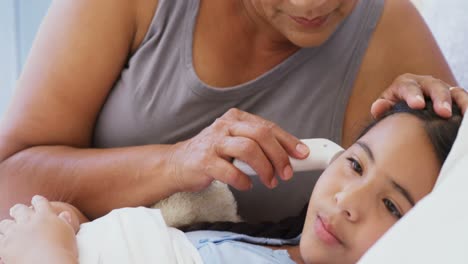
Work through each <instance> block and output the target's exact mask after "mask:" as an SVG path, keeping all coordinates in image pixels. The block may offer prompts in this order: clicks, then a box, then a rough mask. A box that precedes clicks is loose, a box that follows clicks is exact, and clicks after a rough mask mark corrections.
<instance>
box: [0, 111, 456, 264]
mask: <svg viewBox="0 0 468 264" xmlns="http://www.w3.org/2000/svg"><path fill="white" fill-rule="evenodd" d="M426 107H427V108H426V109H424V110H412V109H410V108H408V107H407V105H406V104H405V103H399V104H397V105H396V106H394V107H393V109H392V110H391V111H389V112H388V113H387V114H386V115H385V116H384V117H382V118H381V119H380V120H378V121H376V122H375V123H374V124H371V125H370V126H369V127H368V128H367V129H366V130H365V131H364V133H363V135H362V136H361V137H360V138H359V139H358V140H357V141H356V142H355V143H354V145H352V146H351V147H350V148H348V149H347V150H346V151H345V152H344V153H343V154H341V156H340V157H338V158H337V159H336V160H335V161H334V162H333V163H332V164H331V165H330V166H329V167H328V168H327V169H326V170H325V171H324V172H323V174H322V175H321V177H320V179H319V180H318V182H317V184H316V186H315V188H314V190H313V193H312V196H311V197H310V202H309V205H308V209H307V212H306V214H304V215H306V217H305V220H304V219H302V220H301V221H302V223H300V224H297V225H296V226H293V228H291V229H288V230H289V231H291V230H294V229H299V230H300V231H299V232H298V234H291V232H289V234H288V235H289V239H280V238H271V237H270V238H265V237H263V238H262V237H253V236H248V235H243V234H238V233H233V232H226V231H224V232H223V231H213V230H211V231H207V230H204V231H203V230H200V231H191V232H186V233H182V232H181V231H180V230H176V229H173V228H168V227H166V225H165V224H164V221H163V220H162V217H161V214H160V213H159V211H158V210H156V209H147V208H133V209H130V208H126V209H119V210H115V211H113V212H111V213H110V214H108V215H107V216H104V217H103V218H100V219H97V220H95V221H93V222H89V223H86V224H82V225H81V226H80V231H79V232H78V234H77V235H75V234H76V232H77V231H78V228H79V222H80V221H81V222H83V221H84V216H83V215H82V214H81V213H80V212H79V211H78V210H77V209H76V208H74V207H72V206H71V205H68V204H64V203H57V202H48V201H47V200H46V199H45V198H43V197H40V196H35V197H34V198H33V199H32V206H31V207H28V206H26V205H16V206H14V207H12V208H11V210H10V214H11V217H12V220H3V221H2V222H1V223H0V256H1V258H2V261H3V262H4V263H6V264H10V263H62V264H65V263H78V261H79V262H80V263H85V264H87V263H153V262H158V263H355V262H357V261H358V260H359V258H360V257H361V256H362V255H363V254H364V253H365V251H366V250H367V249H369V247H370V246H371V245H372V244H373V243H374V242H376V240H377V239H379V237H380V236H382V234H383V233H384V232H385V231H386V230H387V229H389V228H390V227H391V226H392V225H393V224H394V223H395V222H396V221H398V220H399V219H400V218H402V217H403V216H404V215H405V214H406V213H407V212H408V211H409V210H410V209H411V208H412V207H413V206H414V205H415V204H416V203H417V202H418V201H419V200H420V199H421V198H423V197H424V196H425V195H426V194H428V193H429V192H430V191H431V190H432V188H433V186H434V183H435V181H436V178H437V176H438V173H439V171H440V169H441V165H442V163H443V162H444V160H445V158H446V157H447V155H448V153H449V151H450V148H451V146H452V144H453V142H454V140H455V137H456V134H457V131H458V128H459V126H460V123H461V119H462V117H461V114H460V110H459V109H457V108H456V106H454V109H453V116H452V117H451V118H450V119H441V118H439V117H438V116H437V115H436V114H435V113H434V111H433V109H432V108H431V107H432V103H429V102H428V103H427V104H426ZM302 224H303V228H297V227H298V226H299V227H302ZM234 225H235V224H234ZM241 225H244V226H248V224H241ZM257 226H258V225H257ZM278 227H280V225H276V226H273V228H278ZM294 227H296V228H294ZM299 233H300V234H299Z"/></svg>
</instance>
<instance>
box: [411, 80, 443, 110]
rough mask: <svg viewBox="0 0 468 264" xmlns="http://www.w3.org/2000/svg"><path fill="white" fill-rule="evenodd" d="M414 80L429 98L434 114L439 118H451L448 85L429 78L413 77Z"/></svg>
mask: <svg viewBox="0 0 468 264" xmlns="http://www.w3.org/2000/svg"><path fill="white" fill-rule="evenodd" d="M414 78H415V79H416V80H417V81H418V83H420V84H421V89H422V90H423V91H424V94H426V95H428V96H429V97H430V98H431V100H432V102H433V104H434V110H435V112H436V113H437V114H438V115H439V116H441V117H446V118H448V117H450V116H452V96H451V94H450V90H449V88H450V85H448V84H447V83H445V82H444V81H442V80H439V79H436V78H433V77H431V76H417V75H414Z"/></svg>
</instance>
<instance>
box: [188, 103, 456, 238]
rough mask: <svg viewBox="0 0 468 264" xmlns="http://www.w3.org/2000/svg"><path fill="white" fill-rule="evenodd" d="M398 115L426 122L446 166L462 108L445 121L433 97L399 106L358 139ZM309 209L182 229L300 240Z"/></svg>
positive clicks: (453, 111) (369, 127)
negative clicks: (420, 104)
mask: <svg viewBox="0 0 468 264" xmlns="http://www.w3.org/2000/svg"><path fill="white" fill-rule="evenodd" d="M395 114H410V115H413V116H415V117H417V118H418V119H419V120H421V121H422V123H423V124H424V128H425V130H426V133H427V135H428V137H429V139H430V141H431V143H432V146H433V147H434V150H435V153H436V155H437V157H438V159H439V161H440V164H443V163H444V161H445V159H446V158H447V156H448V153H449V152H450V150H451V148H452V145H453V143H454V141H455V138H456V137H457V133H458V129H459V128H460V124H461V122H462V119H463V116H462V114H461V110H460V108H459V107H458V106H456V105H455V104H454V105H453V106H452V117H450V118H448V119H445V118H442V117H439V116H438V115H437V114H436V113H435V111H434V108H433V103H432V101H431V100H430V99H429V98H426V107H425V108H424V109H412V108H410V107H409V106H408V105H407V104H406V102H403V101H402V102H399V103H397V104H395V105H394V106H393V107H392V108H391V109H390V110H389V111H387V112H386V113H385V114H384V115H382V116H381V117H380V118H378V119H376V120H374V121H372V122H371V123H370V124H369V125H368V126H367V127H365V128H364V129H363V131H362V132H361V134H360V135H359V137H358V139H359V138H361V137H362V136H363V135H364V134H366V133H367V132H368V131H369V130H371V129H372V128H373V127H374V126H375V125H376V124H378V123H379V122H380V121H382V120H384V119H385V118H386V117H388V116H391V115H395ZM307 207H308V204H306V205H305V206H304V208H303V209H302V211H301V213H300V214H299V215H298V216H293V217H288V218H286V219H284V220H282V221H279V222H262V223H256V224H254V223H247V222H241V223H232V222H215V223H207V222H205V223H197V224H193V225H190V226H185V227H182V228H181V230H182V231H184V232H189V231H197V230H217V231H230V232H234V233H239V234H246V235H250V236H256V237H268V238H282V239H289V238H294V237H297V236H298V235H299V234H300V233H301V232H302V228H303V226H304V221H305V218H306V214H307Z"/></svg>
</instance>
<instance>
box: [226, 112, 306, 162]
mask: <svg viewBox="0 0 468 264" xmlns="http://www.w3.org/2000/svg"><path fill="white" fill-rule="evenodd" d="M228 113H236V114H237V115H236V114H234V116H237V119H238V120H239V121H241V122H248V123H249V124H253V125H256V126H257V127H261V130H260V131H257V132H260V133H257V135H262V134H263V133H262V132H267V133H270V134H272V135H274V137H275V138H276V140H277V141H278V142H279V143H280V144H281V146H282V147H283V148H284V149H285V150H286V152H287V153H288V154H289V156H292V157H294V158H298V159H303V158H306V157H307V156H308V154H309V149H308V148H307V146H306V145H304V144H302V143H301V141H300V140H299V139H298V138H296V137H295V136H293V135H291V134H290V133H288V132H286V131H284V130H283V129H281V128H280V127H279V126H278V125H276V124H275V123H273V122H270V121H268V120H265V119H263V118H261V117H259V116H256V115H253V114H250V113H247V112H243V111H241V110H238V109H231V110H229V111H228ZM228 113H227V114H228ZM228 116H229V115H228Z"/></svg>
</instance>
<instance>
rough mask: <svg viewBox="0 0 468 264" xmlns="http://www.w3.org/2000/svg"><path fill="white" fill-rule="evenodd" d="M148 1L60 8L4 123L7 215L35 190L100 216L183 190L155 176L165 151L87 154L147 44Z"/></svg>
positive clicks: (1, 183) (0, 158)
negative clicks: (135, 55)
mask: <svg viewBox="0 0 468 264" xmlns="http://www.w3.org/2000/svg"><path fill="white" fill-rule="evenodd" d="M143 2H148V1H124V0H117V1H115V0H102V1H92V0H79V1H75V0H65V1H62V0H61V1H54V2H53V3H52V6H51V7H50V10H49V12H48V15H47V17H46V18H45V20H44V22H43V23H42V25H41V27H40V30H39V33H38V36H37V39H36V40H35V42H34V45H33V48H32V50H31V54H30V57H29V58H28V61H27V63H26V66H25V69H24V71H23V73H22V74H21V77H20V79H19V81H18V85H17V87H16V91H15V95H14V99H13V102H12V104H11V107H10V108H9V110H8V112H7V114H6V115H5V119H4V120H3V121H4V122H3V123H2V124H1V126H0V193H1V199H0V215H1V216H6V215H7V211H8V208H10V207H11V206H12V205H13V204H14V203H18V202H23V203H24V202H27V199H28V198H27V197H31V196H32V195H33V194H36V193H41V194H43V195H45V196H47V197H48V198H50V199H51V200H52V199H53V200H64V201H68V202H72V203H74V204H75V205H77V206H78V207H79V208H80V209H82V210H83V212H85V214H86V215H88V216H90V217H92V218H94V217H97V216H100V215H103V214H105V213H106V212H108V211H109V210H111V209H112V208H114V207H118V206H123V205H136V204H138V205H141V204H149V203H151V202H153V201H155V200H158V198H160V197H163V196H167V195H168V194H169V193H171V192H173V191H174V190H173V188H172V186H170V185H169V184H165V183H166V182H168V181H166V180H165V179H162V177H159V176H158V175H159V174H155V173H152V172H153V171H156V170H157V169H158V166H160V165H161V164H162V162H164V159H162V158H159V157H158V156H160V155H162V154H161V153H162V152H164V151H165V149H166V147H164V146H161V147H153V146H149V147H141V148H125V149H113V150H97V149H88V148H89V146H90V144H91V137H92V133H93V127H94V123H95V119H96V116H97V114H98V112H99V111H100V108H101V106H102V104H103V102H104V100H105V98H106V96H107V95H108V93H109V90H110V89H111V87H112V86H113V83H114V82H115V81H116V80H117V78H118V77H119V75H120V73H121V70H122V69H123V67H124V65H125V63H126V61H127V59H128V57H129V56H130V55H131V52H132V50H134V49H135V47H136V46H137V42H138V41H141V38H142V35H143V34H142V28H144V26H141V24H142V22H141V21H140V20H141V17H142V15H141V13H142V12H141V9H142V8H141V6H142V5H141V3H143ZM151 3H152V5H156V4H157V1H151ZM145 5H146V6H147V7H148V4H145ZM154 8H156V7H154ZM148 12H149V13H151V14H152V11H151V10H148ZM137 17H138V18H137ZM150 19H151V17H150V18H149V20H150ZM146 20H148V19H146ZM146 23H148V22H146ZM145 29H146V28H145ZM161 175H164V174H161ZM156 182H157V183H158V184H155V183H156ZM150 186H151V187H150ZM154 186H159V187H160V191H159V192H158V190H157V188H155V187H154ZM135 189H138V190H139V192H135V191H133V190H135ZM11 190H14V191H11ZM150 193H151V194H152V195H150Z"/></svg>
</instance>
